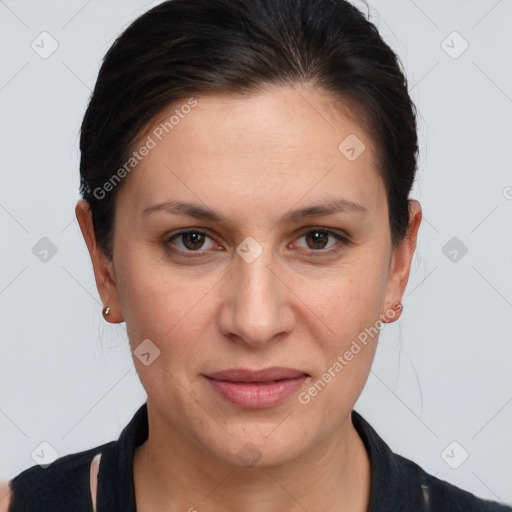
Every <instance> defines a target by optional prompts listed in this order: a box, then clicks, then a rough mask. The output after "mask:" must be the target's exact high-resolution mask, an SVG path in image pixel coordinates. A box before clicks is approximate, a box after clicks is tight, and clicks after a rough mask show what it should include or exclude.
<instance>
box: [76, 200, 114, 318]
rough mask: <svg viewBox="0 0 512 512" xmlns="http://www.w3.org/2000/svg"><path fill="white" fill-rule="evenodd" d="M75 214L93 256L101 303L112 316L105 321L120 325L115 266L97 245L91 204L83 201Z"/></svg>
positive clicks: (79, 203) (78, 204)
mask: <svg viewBox="0 0 512 512" xmlns="http://www.w3.org/2000/svg"><path fill="white" fill-rule="evenodd" d="M75 214H76V218H77V220H78V224H79V225H80V230H81V231H82V235H83V237H84V239H85V243H86V245H87V249H88V250H89V255H90V256H91V260H92V265H93V268H94V277H95V279H96V287H97V288H98V292H99V294H100V297H101V301H102V302H103V304H104V305H105V306H106V307H109V308H110V314H109V315H108V316H107V317H105V319H106V320H107V321H108V322H111V323H115V324H117V323H120V322H122V321H123V316H122V312H121V307H120V302H119V294H118V290H117V285H116V279H115V273H114V265H113V262H112V260H110V259H108V258H107V256H106V255H105V253H104V252H103V251H102V250H101V249H100V247H99V246H98V244H97V243H96V236H95V234H94V227H93V223H92V212H91V210H90V208H89V203H88V202H87V201H84V200H83V199H81V200H80V201H78V203H77V205H76V207H75Z"/></svg>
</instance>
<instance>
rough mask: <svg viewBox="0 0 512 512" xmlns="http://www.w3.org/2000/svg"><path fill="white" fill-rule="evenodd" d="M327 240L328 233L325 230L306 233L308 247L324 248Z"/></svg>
mask: <svg viewBox="0 0 512 512" xmlns="http://www.w3.org/2000/svg"><path fill="white" fill-rule="evenodd" d="M328 241H329V233H328V232H327V231H320V230H315V231H308V233H306V242H307V244H308V247H309V248H310V249H325V246H326V244H327V242H328Z"/></svg>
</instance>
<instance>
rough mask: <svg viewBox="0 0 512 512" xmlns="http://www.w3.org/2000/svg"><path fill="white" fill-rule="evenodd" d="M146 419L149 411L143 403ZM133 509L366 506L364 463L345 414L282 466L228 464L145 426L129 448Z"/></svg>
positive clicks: (273, 511)
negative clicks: (145, 430) (334, 427)
mask: <svg viewBox="0 0 512 512" xmlns="http://www.w3.org/2000/svg"><path fill="white" fill-rule="evenodd" d="M148 418H149V425H150V427H152V426H153V425H155V423H152V422H151V418H152V416H151V414H150V410H149V408H148ZM133 474H134V485H135V495H136V506H137V511H138V512H156V511H159V512H174V511H178V510H180V511H183V510H186V511H190V512H194V510H197V511H198V512H202V511H204V510H208V511H210V512H217V511H218V512H220V511H222V512H231V511H233V512H234V511H239V510H244V511H247V512H256V511H261V510H265V511H266V512H278V511H282V510H287V511H290V512H296V511H297V512H299V511H300V512H303V511H304V510H318V511H322V512H331V511H335V510H336V511H340V510H350V511H351V512H366V511H367V509H368V503H369V494H370V480H371V478H370V461H369V458H368V454H367V452H366V448H365V446H364V444H363V442H362V440H361V438H360V437H359V435H358V434H357V431H356V430H355V428H354V426H353V424H352V421H351V417H350V415H349V416H348V417H347V418H346V419H345V421H344V422H343V424H341V425H340V426H339V428H338V429H337V430H336V431H335V432H334V433H333V434H332V435H331V436H330V437H328V438H326V439H324V440H323V441H322V442H321V443H319V444H317V445H316V446H315V447H314V448H313V449H311V450H310V451H308V452H306V453H304V454H302V455H301V456H300V457H298V458H296V459H294V460H291V461H288V462H285V463H282V464H280V465H273V466H266V467H258V466H254V467H240V466H233V465H231V464H227V463H225V462H224V461H222V460H219V459H218V458H216V457H215V456H213V454H211V453H209V452H206V453H205V451H204V450H202V449H200V447H199V446H198V445H197V444H195V443H192V442H191V441H190V440H188V439H184V438H183V437H180V436H179V434H178V433H177V432H176V431H172V432H170V431H169V428H163V429H162V428H158V426H156V428H150V429H149V437H148V439H147V441H146V442H145V443H144V444H142V445H141V446H139V447H138V448H137V450H136V451H135V456H134V461H133Z"/></svg>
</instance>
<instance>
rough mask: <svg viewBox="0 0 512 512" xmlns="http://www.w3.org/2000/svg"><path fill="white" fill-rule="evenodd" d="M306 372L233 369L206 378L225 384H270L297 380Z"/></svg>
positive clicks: (291, 369)
mask: <svg viewBox="0 0 512 512" xmlns="http://www.w3.org/2000/svg"><path fill="white" fill-rule="evenodd" d="M304 375H308V374H307V373H306V372H304V371H301V370H296V369H293V368H283V367H272V368H265V369H264V370H246V369H243V368H235V369H232V370H224V371H221V372H215V373H210V374H207V375H206V377H208V378H210V379H213V380H223V381H227V382H272V381H278V380H288V379H297V378H299V377H302V376H304Z"/></svg>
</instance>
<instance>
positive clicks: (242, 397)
mask: <svg viewBox="0 0 512 512" xmlns="http://www.w3.org/2000/svg"><path fill="white" fill-rule="evenodd" d="M205 377H206V379H207V381H208V382H209V383H210V385H211V387H212V389H213V390H214V391H215V392H216V393H217V396H220V397H221V398H222V399H223V400H225V401H227V402H229V403H230V404H231V405H235V406H237V407H240V408H243V409H264V408H268V407H274V406H276V405H278V404H280V403H282V402H284V401H285V400H286V399H287V398H289V397H290V396H291V395H293V394H294V393H295V392H297V391H298V390H299V389H300V388H301V386H302V385H303V384H304V382H305V381H306V379H308V377H309V374H307V373H305V372H304V371H302V370H297V369H294V368H283V367H273V368H265V369H264V370H247V369H243V368H235V369H231V370H224V371H221V372H214V373H210V374H208V375H205Z"/></svg>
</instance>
